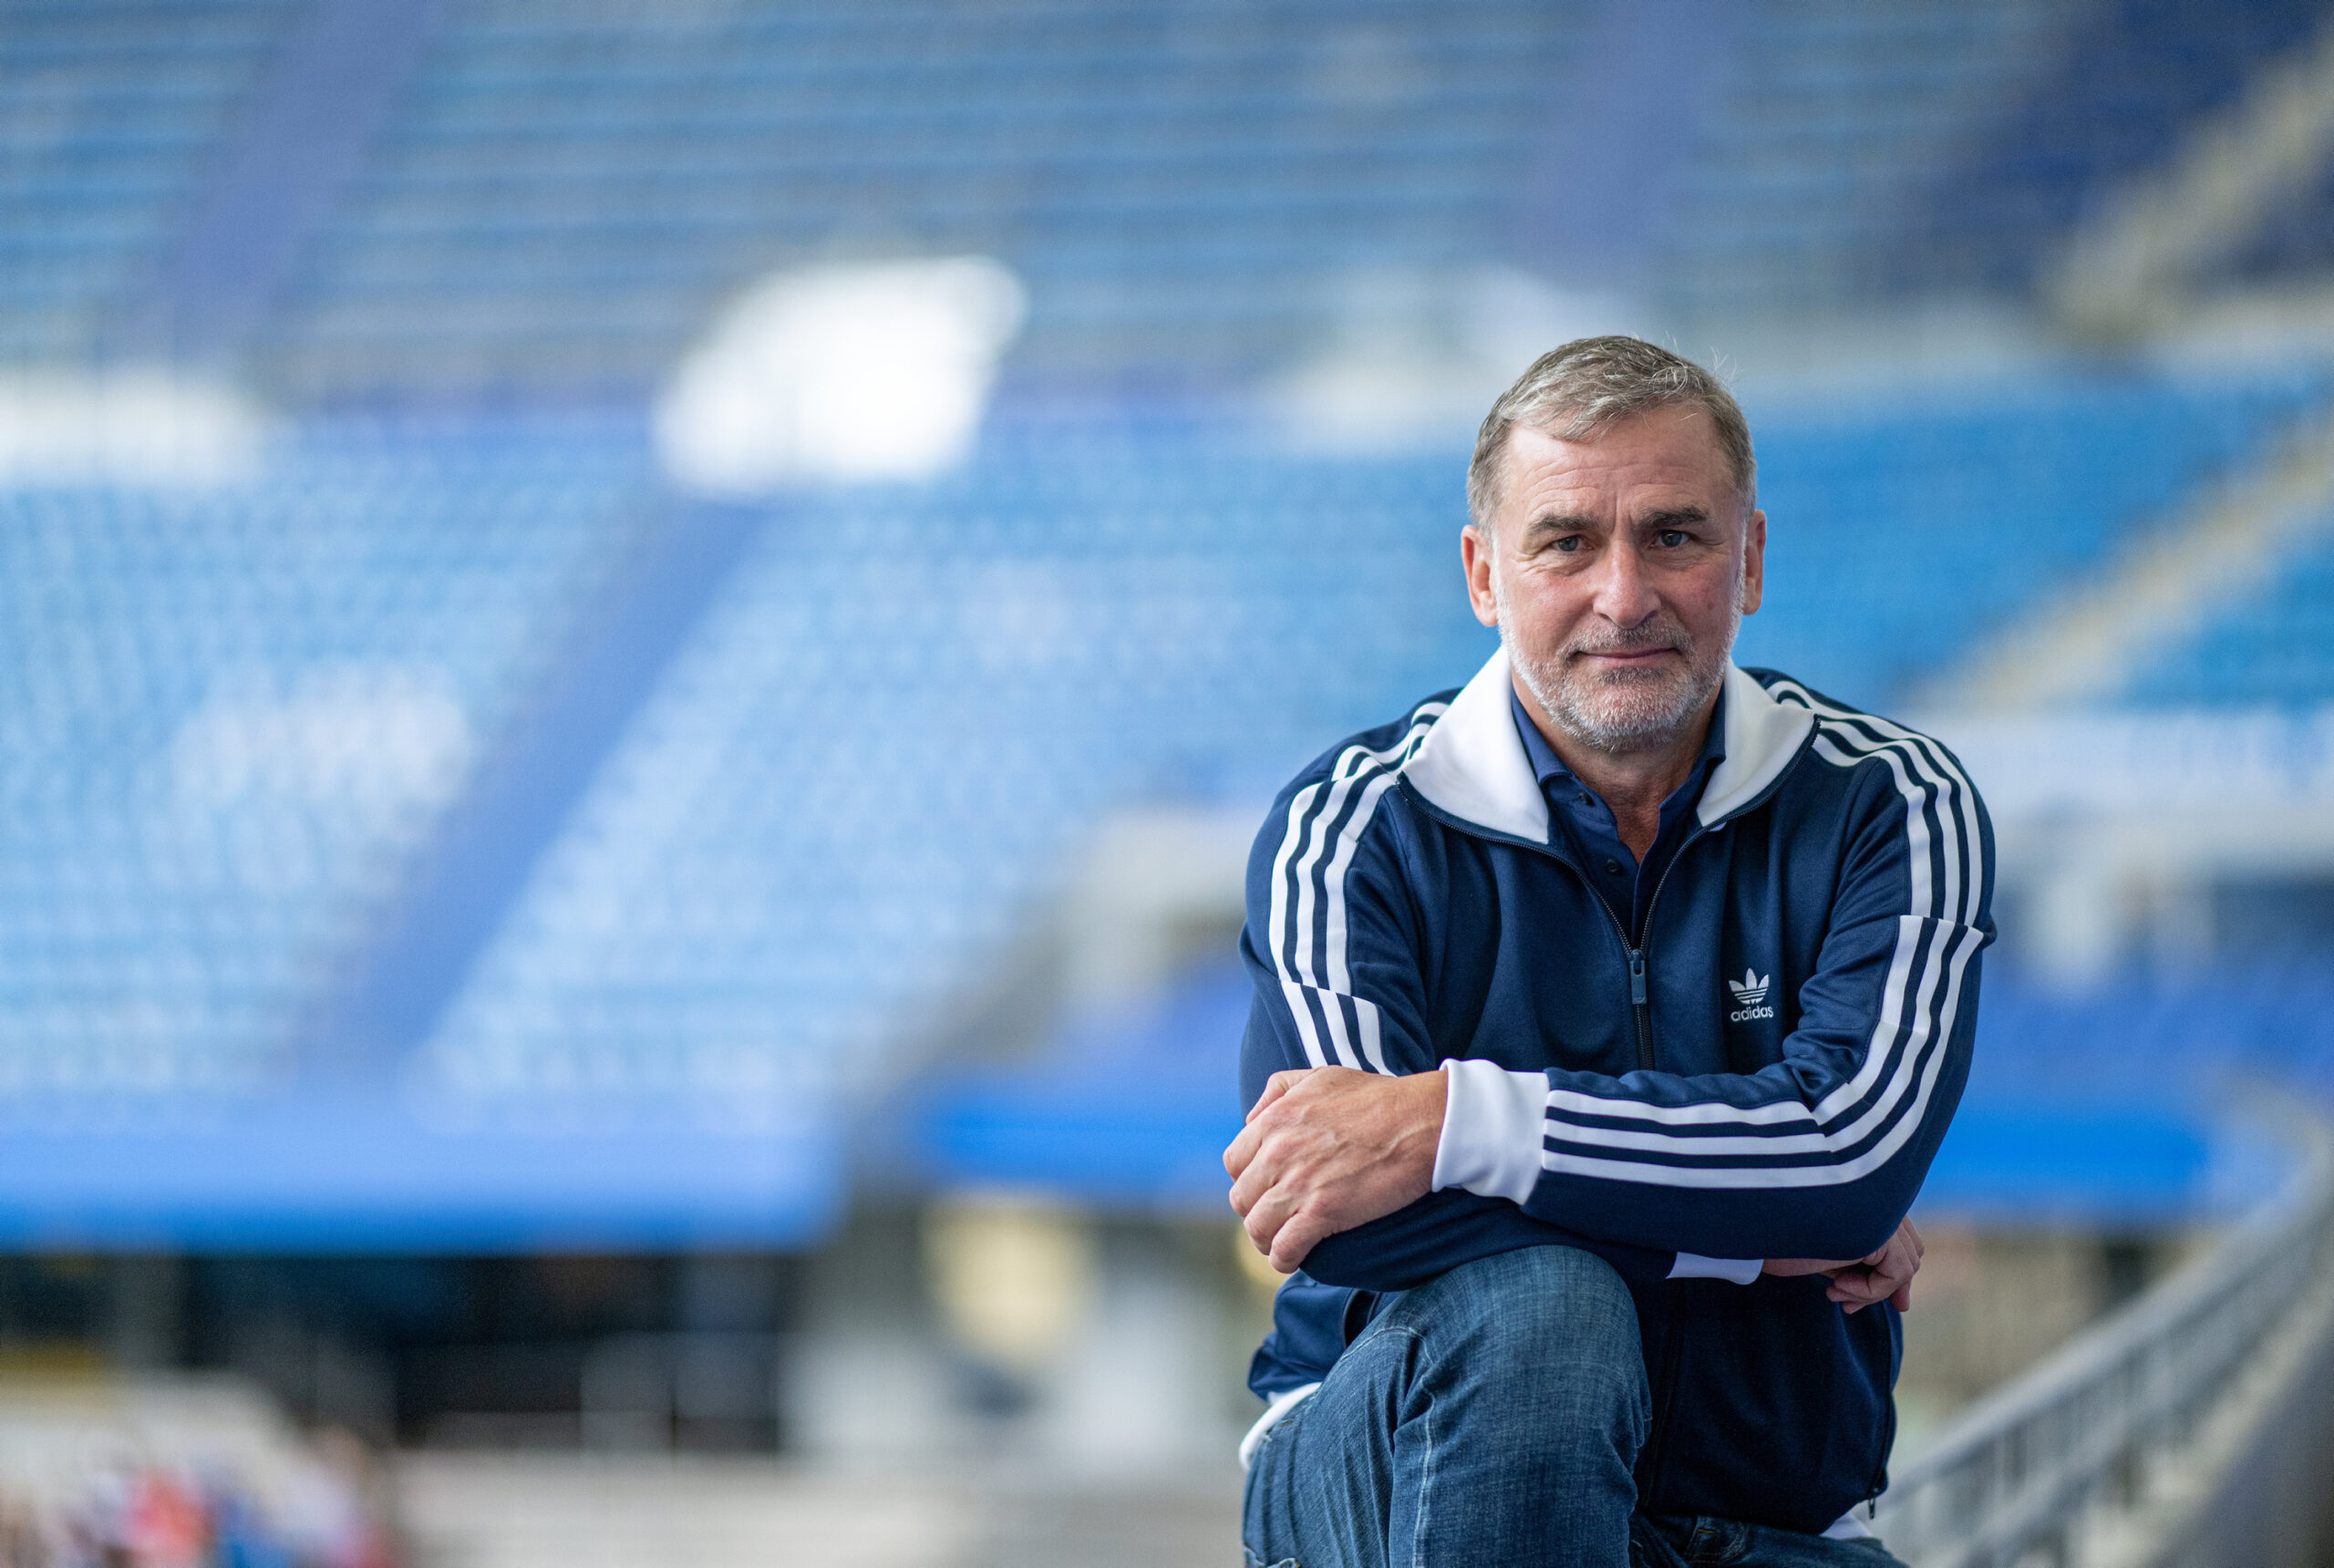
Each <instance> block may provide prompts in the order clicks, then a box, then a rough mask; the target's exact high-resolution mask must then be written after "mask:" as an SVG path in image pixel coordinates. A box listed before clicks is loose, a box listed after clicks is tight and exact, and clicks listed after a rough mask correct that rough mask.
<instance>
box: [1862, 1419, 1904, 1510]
mask: <svg viewBox="0 0 2334 1568" xmlns="http://www.w3.org/2000/svg"><path fill="white" fill-rule="evenodd" d="M1895 1446H1896V1401H1895V1398H1893V1397H1892V1398H1890V1399H1889V1401H1888V1416H1887V1418H1886V1419H1885V1421H1883V1422H1882V1423H1881V1428H1880V1458H1879V1459H1878V1460H1876V1461H1875V1462H1874V1465H1873V1467H1872V1483H1871V1485H1869V1486H1867V1487H1866V1488H1865V1489H1864V1517H1865V1518H1866V1519H1877V1518H1879V1517H1880V1493H1881V1491H1882V1489H1883V1488H1884V1487H1885V1486H1886V1485H1887V1484H1888V1450H1889V1449H1893V1448H1895Z"/></svg>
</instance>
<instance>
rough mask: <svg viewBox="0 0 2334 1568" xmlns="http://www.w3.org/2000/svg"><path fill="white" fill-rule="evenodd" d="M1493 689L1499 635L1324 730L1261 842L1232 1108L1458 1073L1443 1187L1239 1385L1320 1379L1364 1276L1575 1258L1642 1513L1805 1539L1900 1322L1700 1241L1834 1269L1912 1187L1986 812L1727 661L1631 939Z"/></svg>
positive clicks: (1362, 1245)
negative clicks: (1643, 1434) (1457, 673)
mask: <svg viewBox="0 0 2334 1568" xmlns="http://www.w3.org/2000/svg"><path fill="white" fill-rule="evenodd" d="M1510 692H1511V684H1510V676H1509V671H1508V661H1507V657H1506V655H1505V654H1504V652H1502V653H1500V654H1498V655H1494V656H1493V657H1492V661H1491V662H1490V663H1489V664H1488V665H1485V666H1484V667H1483V669H1482V671H1481V672H1480V673H1479V674H1478V675H1477V676H1475V677H1474V679H1473V680H1472V681H1471V682H1469V683H1468V685H1467V686H1465V687H1464V688H1463V689H1461V690H1460V691H1458V692H1456V693H1446V694H1444V695H1443V696H1438V697H1435V698H1432V699H1430V700H1429V701H1427V702H1424V703H1421V704H1420V706H1419V707H1416V708H1415V709H1413V710H1412V711H1411V712H1410V713H1409V714H1408V715H1406V716H1405V717H1402V718H1401V719H1400V720H1399V721H1398V722H1396V723H1394V724H1390V725H1388V726H1386V727H1382V728H1379V729H1375V730H1370V731H1368V732H1366V733H1364V734H1362V735H1359V736H1357V737H1355V738H1353V739H1351V740H1349V741H1347V742H1345V743H1344V744H1342V745H1339V746H1337V747H1336V748H1332V749H1331V750H1329V751H1327V752H1326V753H1324V754H1323V755H1322V756H1321V757H1320V758H1317V760H1315V761H1314V762H1313V763H1312V765H1311V766H1309V767H1308V768H1306V770H1305V771H1304V772H1303V773H1302V774H1300V775H1299V776H1298V777H1297V778H1296V780H1295V781H1294V782H1292V783H1291V784H1290V785H1289V786H1288V788H1287V789H1285V790H1284V791H1283V792H1282V794H1281V795H1280V797H1279V799H1277V800H1276V801H1275V804H1274V808H1273V811H1272V814H1271V816H1270V817H1269V818H1268V819H1267V820H1266V821H1265V827H1264V830H1263V831H1262V833H1260V834H1259V835H1258V838H1257V840H1256V845H1255V851H1254V852H1253V854H1252V855H1251V857H1250V860H1249V866H1248V891H1247V903H1248V910H1247V925H1246V928H1245V930H1244V933H1243V934H1242V938H1241V951H1242V954H1243V955H1244V958H1245V959H1246V962H1247V964H1248V965H1249V968H1250V971H1251V973H1252V974H1253V975H1254V976H1255V985H1256V995H1255V1004H1254V1006H1253V1007H1252V1008H1251V1010H1250V1014H1249V1022H1248V1030H1247V1035H1246V1038H1245V1040H1244V1044H1243V1047H1242V1052H1241V1091H1242V1095H1243V1097H1244V1103H1247V1104H1252V1105H1253V1104H1254V1103H1255V1100H1256V1099H1257V1097H1258V1096H1259V1095H1261V1094H1262V1093H1263V1091H1264V1086H1265V1079H1266V1078H1269V1077H1270V1076H1271V1075H1272V1074H1274V1073H1275V1072H1278V1071H1281V1070H1283V1069H1284V1068H1306V1067H1321V1066H1327V1065H1339V1064H1341V1065H1343V1066H1346V1067H1351V1068H1363V1069H1365V1070H1368V1071H1372V1072H1384V1073H1413V1072H1423V1071H1429V1070H1431V1069H1433V1068H1436V1067H1438V1066H1441V1065H1444V1064H1450V1068H1449V1078H1450V1095H1449V1104H1448V1108H1447V1109H1446V1111H1445V1121H1444V1130H1443V1138H1442V1147H1441V1152H1440V1154H1439V1155H1438V1158H1437V1161H1436V1177H1437V1181H1438V1190H1437V1191H1433V1192H1431V1193H1430V1194H1429V1195H1428V1196H1427V1197H1425V1198H1423V1199H1420V1201H1419V1202H1416V1203H1413V1204H1411V1205H1410V1207H1409V1208H1407V1209H1404V1210H1401V1211H1400V1212H1397V1213H1394V1214H1390V1215H1388V1216H1386V1217H1385V1218H1383V1219H1380V1220H1377V1221H1373V1222H1370V1223H1368V1224H1366V1225H1362V1226H1359V1227H1358V1228H1356V1229H1354V1230H1351V1231H1348V1232H1345V1233H1341V1234H1338V1235H1335V1236H1332V1237H1329V1238H1328V1239H1327V1240H1325V1241H1323V1242H1322V1243H1320V1244H1319V1245H1318V1246H1317V1247H1316V1248H1315V1249H1314V1251H1313V1253H1312V1255H1311V1256H1310V1257H1308V1258H1307V1259H1306V1264H1305V1269H1304V1271H1303V1272H1302V1273H1299V1274H1296V1275H1294V1276H1292V1277H1291V1279H1290V1280H1289V1282H1288V1284H1286V1286H1284V1287H1283V1289H1282V1291H1281V1293H1280V1295H1279V1297H1278V1300H1277V1302H1276V1304H1275V1315H1274V1330H1273V1333H1272V1335H1271V1336H1269V1337H1268V1338H1266V1340H1265V1343H1264V1346H1263V1347H1262V1348H1261V1349H1259V1350H1258V1351H1257V1353H1256V1357H1255V1364H1254V1366H1253V1367H1252V1368H1251V1371H1250V1375H1249V1383H1250V1386H1251V1387H1253V1388H1255V1391H1256V1392H1257V1393H1258V1394H1259V1395H1262V1396H1264V1397H1265V1398H1272V1397H1273V1396H1275V1395H1276V1394H1282V1393H1286V1392H1288V1391H1290V1390H1293V1389H1296V1388H1299V1387H1303V1386H1305V1385H1306V1384H1309V1383H1314V1382H1317V1381H1319V1379H1320V1378H1321V1377H1322V1376H1323V1375H1324V1374H1325V1373H1326V1372H1327V1370H1328V1368H1329V1367H1330V1365H1331V1364H1332V1363H1333V1362H1334V1361H1335V1360H1336V1359H1337V1356H1338V1355H1339V1354H1340V1353H1341V1352H1342V1350H1343V1349H1344V1347H1345V1346H1346V1345H1348V1344H1349V1343H1350V1342H1351V1341H1352V1339H1353V1337H1354V1336H1356V1335H1357V1334H1358V1333H1359V1332H1360V1330H1361V1328H1362V1327H1363V1326H1366V1324H1367V1323H1368V1319H1369V1316H1370V1315H1371V1314H1372V1312H1373V1311H1374V1310H1375V1308H1376V1305H1377V1300H1378V1298H1379V1296H1380V1295H1383V1294H1385V1293H1388V1292H1391V1291H1398V1290H1402V1289H1406V1288H1408V1287H1410V1286H1411V1285H1414V1284H1419V1283H1420V1282H1421V1281H1424V1280H1426V1279H1429V1278H1431V1277H1433V1276H1434V1275H1435V1274H1440V1273H1441V1272H1442V1271H1444V1270H1446V1269H1449V1268H1452V1267H1454V1266H1456V1265H1457V1264H1461V1263H1465V1262H1468V1261H1471V1260H1472V1259H1474V1258H1478V1257H1484V1256H1488V1255H1490V1254H1492V1253H1499V1252H1505V1251H1509V1250H1511V1249H1513V1248H1516V1247H1523V1246H1534V1245H1539V1244H1544V1243H1565V1244H1570V1245H1574V1246H1580V1247H1585V1248H1586V1249H1588V1250H1590V1251H1592V1252H1595V1253H1598V1254H1600V1255H1601V1256H1603V1257H1604V1258H1606V1260H1607V1261H1608V1262H1610V1263H1611V1264H1613V1265H1614V1266H1615V1267H1616V1269H1617V1270H1618V1271H1619V1272H1620V1274H1621V1275H1622V1277H1623V1278H1624V1279H1626V1280H1627V1283H1628V1285H1629V1288H1630V1291H1631V1293H1632V1294H1633V1295H1634V1296H1635V1297H1636V1300H1637V1311H1638V1318H1639V1326H1640V1327H1641V1329H1642V1330H1643V1336H1644V1344H1645V1353H1646V1363H1647V1374H1648V1377H1649V1378H1650V1380H1651V1385H1652V1388H1653V1395H1654V1429H1653V1434H1652V1436H1651V1438H1650V1439H1649V1440H1648V1442H1647V1445H1646V1448H1645V1450H1644V1452H1643V1453H1642V1455H1641V1456H1640V1458H1639V1461H1638V1470H1637V1486H1638V1494H1639V1501H1638V1507H1639V1509H1640V1510H1641V1511H1645V1512H1647V1513H1654V1514H1715V1515H1719V1516H1721V1517H1725V1518H1730V1519H1738V1520H1744V1521H1749V1522H1754V1523H1761V1524H1770V1525H1774V1526H1778V1527H1780V1528H1783V1529H1789V1530H1799V1531H1806V1532H1820V1531H1822V1530H1823V1529H1824V1528H1826V1527H1827V1526H1829V1525H1830V1524H1832V1523H1833V1522H1834V1521H1836V1520H1838V1519H1839V1518H1840V1517H1841V1516H1842V1515H1843V1513H1845V1512H1846V1511H1848V1510H1849V1509H1851V1508H1852V1507H1854V1505H1855V1504H1856V1503H1857V1502H1859V1501H1864V1500H1865V1499H1868V1498H1870V1497H1872V1496H1874V1495H1876V1494H1877V1493H1878V1492H1879V1491H1880V1490H1881V1489H1882V1487H1883V1486H1884V1485H1885V1479H1886V1463H1887V1457H1888V1446H1889V1443H1890V1441H1891V1439H1892V1438H1893V1437H1894V1431H1895V1419H1894V1408H1893V1404H1892V1399H1891V1394H1890V1390H1891V1387H1892V1386H1893V1385H1894V1383H1895V1372H1896V1363H1897V1359H1898V1354H1899V1349H1900V1346H1901V1343H1902V1341H1901V1337H1900V1329H1899V1326H1898V1323H1897V1317H1896V1313H1895V1308H1893V1307H1891V1306H1889V1305H1886V1304H1885V1303H1884V1304H1882V1305H1877V1306H1873V1307H1867V1308H1865V1309H1864V1311H1862V1312H1860V1313H1857V1314H1855V1315H1853V1316H1851V1315H1847V1314H1845V1313H1843V1311H1842V1310H1841V1309H1840V1308H1839V1307H1838V1306H1836V1305H1833V1303H1831V1302H1829V1301H1827V1300H1826V1299H1825V1298H1824V1295H1823V1292H1824V1289H1825V1287H1826V1285H1827V1284H1828V1282H1827V1281H1826V1280H1824V1279H1823V1277H1822V1276H1821V1275H1815V1276H1812V1277H1805V1278H1798V1279H1774V1278H1765V1277H1758V1276H1756V1275H1755V1273H1754V1271H1755V1267H1756V1264H1755V1261H1751V1262H1745V1263H1744V1264H1740V1266H1739V1267H1736V1268H1734V1269H1732V1270H1728V1269H1726V1268H1725V1265H1722V1264H1716V1263H1715V1262H1714V1260H1722V1259H1737V1260H1758V1259H1763V1258H1785V1257H1817V1258H1853V1257H1861V1256H1863V1255H1864V1254H1865V1253H1870V1252H1872V1251H1874V1249H1876V1248H1878V1247H1879V1246H1881V1245H1882V1244H1883V1243H1885V1242H1886V1241H1887V1240H1888V1238H1889V1236H1890V1235H1891V1233H1893V1232H1894V1231H1895V1227H1896V1224H1897V1222H1898V1221H1900V1220H1901V1219H1902V1218H1903V1217H1904V1215H1905V1212H1906V1211H1907V1210H1908V1209H1909V1208H1910V1207H1911V1206H1912V1202H1913V1199H1914V1196H1915V1194H1916V1193H1917V1192H1918V1191H1919V1190H1920V1185H1921V1180H1922V1178H1923V1176H1924V1175H1925V1174H1926V1172H1927V1170H1928V1166H1929V1161H1930V1160H1931V1158H1932V1157H1933V1156H1934V1155H1935V1154H1936V1148H1937V1144H1938V1142H1939V1140H1941V1139H1942V1138H1943V1137H1944V1134H1945V1129H1946V1124H1947V1120H1948V1119H1950V1118H1951V1116H1952V1114H1953V1109H1954V1107H1955V1105H1956V1103H1957V1101H1958V1099H1959V1098H1960V1094H1961V1088H1962V1085H1963V1083H1964V1082H1965V1081H1966V1080H1967V1077H1968V1069H1969V1042H1970V1037H1971V1035H1972V1033H1973V1032H1974V1029H1975V1026H1976V1022H1977V1006H1978V952H1979V950H1980V949H1981V948H1983V947H1984V946H1985V945H1986V944H1988V942H1989V941H1991V940H1992V936H1993V924H1992V916H1991V913H1990V911H1989V908H1988V892H1989V888H1990V885H1991V882H1992V870H1993V840H1992V830H1991V828H1990V827H1989V825H1988V821H1987V819H1986V814H1985V809H1984V807H1983V805H1982V804H1981V803H1980V802H1979V800H1978V795H1977V791H1976V790H1975V789H1972V788H1971V787H1970V785H1969V782H1968V780H1967V778H1966V777H1965V776H1964V775H1963V773H1962V771H1961V767H1960V764H1959V763H1958V762H1957V760H1956V759H1955V758H1954V757H1953V756H1952V754H1951V753H1950V752H1948V751H1947V749H1946V748H1944V747H1943V746H1941V745H1939V744H1937V743H1936V741H1934V740H1931V739H1929V738H1926V737H1925V736H1921V735H1918V734H1916V733H1915V732H1913V731H1911V730H1908V729H1905V728H1904V727H1901V726H1898V725H1895V724H1892V723H1890V722H1888V721H1887V720H1885V719H1881V718H1876V717H1873V716H1871V715H1868V714H1864V713H1859V712H1856V711H1855V710H1854V709H1851V708H1848V707H1843V705H1841V704H1839V703H1836V702H1833V701H1832V700H1830V699H1828V698H1826V697H1824V696H1821V695H1819V694H1817V693H1815V692H1812V691H1811V690H1809V689H1808V688H1807V687H1805V686H1802V685H1800V684H1799V683H1798V682H1796V681H1793V680H1792V679H1790V678H1789V677H1787V676H1781V675H1777V674H1775V673H1774V672H1772V671H1769V670H1755V671H1754V670H1742V669H1734V668H1730V669H1729V671H1728V672H1727V676H1726V688H1725V700H1724V702H1723V703H1722V705H1721V711H1722V714H1723V720H1722V722H1723V725H1724V729H1723V735H1724V741H1725V758H1724V760H1723V761H1722V762H1720V763H1719V764H1718V766H1717V767H1716V768H1715V769H1713V770H1712V772H1711V774H1710V777H1709V780H1708V782H1707V783H1706V785H1705V786H1704V788H1703V792H1702V796H1701V799H1700V801H1699V806H1698V808H1697V811H1696V816H1697V819H1698V820H1697V822H1696V825H1695V830H1694V831H1693V832H1692V833H1691V835H1690V836H1689V838H1688V839H1687V841H1685V842H1684V844H1683V845H1682V846H1681V847H1680V848H1679V849H1678V853H1677V856H1676V859H1675V860H1674V861H1672V862H1671V863H1670V865H1669V868H1668V871H1667V872H1666V873H1665V874H1664V876H1663V879H1662V882H1661V883H1660V886H1659V889H1658V892H1656V893H1655V894H1654V895H1653V900H1652V903H1651V905H1650V908H1649V909H1648V911H1647V915H1646V922H1645V928H1644V932H1643V935H1642V945H1641V946H1638V947H1636V948H1632V947H1631V946H1630V944H1629V934H1628V933H1627V930H1625V929H1624V928H1623V926H1622V925H1621V923H1620V922H1619V921H1618V920H1616V918H1615V916H1614V915H1613V913H1611V911H1610V910H1609V909H1608V908H1607V906H1606V904H1605V903H1604V902H1603V901H1602V900H1601V899H1600V898H1599V897H1598V896H1597V894H1596V891H1595V890H1594V888H1592V886H1591V885H1590V882H1589V879H1588V877H1587V875H1586V873H1585V869H1584V868H1582V867H1580V866H1577V865H1575V864H1574V863H1573V862H1572V861H1571V859H1570V851H1568V850H1567V849H1566V848H1565V835H1563V834H1561V833H1556V832H1552V831H1551V826H1552V824H1551V823H1550V821H1549V817H1548V809H1547V803H1546V800H1545V799H1544V797H1543V796H1542V794H1541V792H1540V788H1539V782H1538V779H1536V777H1535V776H1534V771H1533V769H1532V766H1531V763H1530V761H1529V759H1528V758H1527V757H1526V755H1525V752H1524V748H1523V742H1522V740H1521V738H1519V737H1518V735H1517V733H1516V729H1515V724H1514V720H1513V715H1512V711H1511V706H1510V704H1511V697H1510ZM1713 1273H1729V1274H1730V1275H1731V1276H1732V1277H1730V1278H1713V1277H1673V1276H1684V1275H1691V1274H1702V1275H1705V1276H1707V1275H1709V1274H1713ZM1735 1279H1747V1280H1749V1281H1750V1283H1747V1284H1739V1283H1734V1280H1735Z"/></svg>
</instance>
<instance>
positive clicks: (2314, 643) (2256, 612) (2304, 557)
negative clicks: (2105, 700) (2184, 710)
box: [2125, 536, 2334, 708]
mask: <svg viewBox="0 0 2334 1568" xmlns="http://www.w3.org/2000/svg"><path fill="white" fill-rule="evenodd" d="M2125 696H2126V699H2127V700H2128V701H2130V702H2132V703H2133V704H2136V705H2140V706H2144V707H2283V708H2316V707H2324V706H2325V705H2327V704H2329V703H2334V546H2329V545H2328V544H2326V543H2325V542H2323V540H2322V536H2321V540H2320V542H2319V543H2317V544H2316V546H2315V547H2314V548H2308V549H2305V550H2304V551H2303V552H2300V554H2299V555H2298V558H2297V559H2294V560H2292V561H2289V562H2285V563H2284V565H2283V567H2282V570H2280V571H2279V572H2278V573H2277V574H2276V576H2275V577H2274V578H2273V580H2272V581H2271V582H2270V583H2268V584H2267V586H2266V588H2265V589H2264V590H2262V591H2260V592H2258V593H2248V594H2246V595H2245V596H2243V598H2242V599H2241V600H2239V602H2237V603H2235V604H2233V605H2232V606H2230V607H2229V608H2227V609H2226V610H2224V611H2222V612H2221V613H2220V614H2216V615H2214V616H2213V617H2212V618H2211V619H2210V620H2209V621H2208V622H2207V623H2206V624H2205V625H2204V626H2203V627H2201V628H2199V629H2198V630H2196V631H2195V633H2194V634H2191V635H2190V636H2189V637H2187V638H2186V639H2185V640H2184V643H2183V644H2182V645H2180V646H2178V647H2175V648H2172V649H2169V650H2166V651H2165V652H2164V653H2163V654H2162V655H2160V656H2159V657H2158V658H2157V659H2156V661H2155V662H2154V663H2153V665H2149V666H2147V667H2144V668H2143V669H2141V670H2140V671H2138V672H2137V673H2136V674H2135V675H2134V676H2133V680H2132V684H2131V686H2130V687H2129V689H2128V691H2127V692H2126V694H2125Z"/></svg>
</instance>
